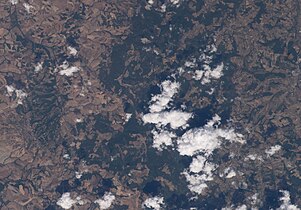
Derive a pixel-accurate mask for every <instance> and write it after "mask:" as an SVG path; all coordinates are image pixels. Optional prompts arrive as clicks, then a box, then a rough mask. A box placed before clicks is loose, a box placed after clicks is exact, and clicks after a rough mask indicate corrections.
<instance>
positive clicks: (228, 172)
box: [224, 168, 236, 179]
mask: <svg viewBox="0 0 301 210" xmlns="http://www.w3.org/2000/svg"><path fill="white" fill-rule="evenodd" d="M224 175H226V178H227V179H231V178H232V177H235V176H236V172H235V171H234V170H233V169H231V168H226V169H225V170H224Z"/></svg>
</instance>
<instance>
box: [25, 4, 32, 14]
mask: <svg viewBox="0 0 301 210" xmlns="http://www.w3.org/2000/svg"><path fill="white" fill-rule="evenodd" d="M23 6H24V8H25V10H26V12H28V13H30V11H31V10H32V9H33V8H34V7H33V6H32V5H30V4H28V3H23Z"/></svg>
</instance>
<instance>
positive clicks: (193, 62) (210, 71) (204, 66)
mask: <svg viewBox="0 0 301 210" xmlns="http://www.w3.org/2000/svg"><path fill="white" fill-rule="evenodd" d="M216 51H217V48H216V46H215V45H214V44H212V45H207V47H206V49H205V50H204V51H203V52H202V54H201V55H200V56H199V58H198V59H196V58H191V59H190V60H188V61H186V62H185V63H184V66H185V67H186V68H188V69H189V70H190V69H195V70H194V75H193V78H194V79H195V80H200V81H201V84H203V85H205V84H208V83H210V82H211V81H212V80H216V79H219V78H221V77H222V76H223V70H224V63H223V62H221V63H219V64H218V65H217V66H214V65H213V64H212V63H213V56H214V54H215V53H216Z"/></svg>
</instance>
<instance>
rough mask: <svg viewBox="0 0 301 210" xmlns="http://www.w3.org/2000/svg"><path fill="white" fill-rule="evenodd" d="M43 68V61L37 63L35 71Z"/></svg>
mask: <svg viewBox="0 0 301 210" xmlns="http://www.w3.org/2000/svg"><path fill="white" fill-rule="evenodd" d="M42 68H43V63H37V65H36V66H35V67H34V71H35V72H39V71H41V70H42Z"/></svg>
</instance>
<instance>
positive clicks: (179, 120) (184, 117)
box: [142, 110, 192, 129]
mask: <svg viewBox="0 0 301 210" xmlns="http://www.w3.org/2000/svg"><path fill="white" fill-rule="evenodd" d="M191 117H192V114H191V113H188V112H182V111H179V110H172V111H164V112H157V113H148V114H145V115H143V117H142V120H143V121H144V123H152V124H155V125H156V126H157V127H162V126H167V125H170V127H171V128H172V129H177V128H180V127H183V128H184V127H186V126H187V121H188V120H189V119H190V118H191Z"/></svg>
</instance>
